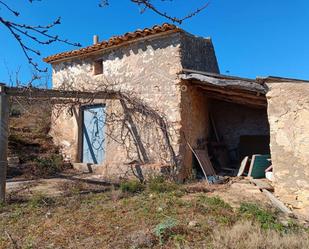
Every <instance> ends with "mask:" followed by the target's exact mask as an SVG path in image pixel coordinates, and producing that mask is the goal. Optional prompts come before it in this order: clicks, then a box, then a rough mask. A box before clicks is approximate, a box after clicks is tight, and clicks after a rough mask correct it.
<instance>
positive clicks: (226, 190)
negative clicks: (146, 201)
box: [7, 171, 272, 208]
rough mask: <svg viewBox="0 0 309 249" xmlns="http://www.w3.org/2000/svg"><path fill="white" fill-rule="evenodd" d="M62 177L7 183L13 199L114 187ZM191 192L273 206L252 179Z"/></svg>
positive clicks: (78, 176) (91, 177)
mask: <svg viewBox="0 0 309 249" xmlns="http://www.w3.org/2000/svg"><path fill="white" fill-rule="evenodd" d="M73 172H74V171H71V173H70V174H68V173H67V174H60V175H59V176H58V177H53V178H50V179H36V180H22V181H19V180H18V179H16V180H11V181H9V182H8V183H7V193H8V196H9V198H21V199H27V198H31V196H33V195H38V194H40V195H43V196H47V197H56V196H66V195H69V194H71V193H72V191H73V192H74V191H75V192H77V191H78V192H79V193H81V192H82V193H90V192H94V193H97V192H104V191H107V190H110V189H111V188H112V186H113V185H112V184H110V183H107V182H106V181H105V180H104V179H103V178H101V177H100V175H95V174H90V173H87V174H85V173H79V172H74V173H73ZM184 188H185V189H186V191H187V192H188V195H186V196H185V197H184V198H188V199H189V198H190V197H191V196H194V194H195V193H200V192H205V193H207V194H208V195H209V196H219V197H220V198H221V199H222V200H224V201H225V202H227V203H228V204H229V205H231V206H232V207H234V208H238V207H239V206H240V203H242V202H254V203H259V204H260V205H261V206H263V207H265V208H269V207H271V206H272V205H271V202H270V201H269V199H268V198H267V197H266V196H265V195H264V194H263V193H262V192H261V191H260V190H259V189H258V188H257V187H256V186H255V185H253V184H251V183H250V181H249V180H248V179H238V178H235V179H232V180H231V181H229V182H227V183H225V184H213V185H208V184H207V183H206V182H205V181H201V182H196V183H190V184H185V185H184Z"/></svg>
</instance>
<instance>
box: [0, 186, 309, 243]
mask: <svg viewBox="0 0 309 249" xmlns="http://www.w3.org/2000/svg"><path fill="white" fill-rule="evenodd" d="M179 188H181V187H179ZM146 189H147V190H145V191H144V192H142V193H139V194H123V193H122V192H121V191H120V190H118V189H115V188H112V189H111V190H110V191H108V192H105V193H98V194H88V195H81V194H75V195H73V196H71V197H66V198H65V197H58V198H46V197H44V196H35V197H33V198H32V199H31V200H30V201H28V202H24V203H15V204H14V203H13V204H10V205H8V206H5V207H4V206H3V207H0V248H14V245H13V244H16V245H15V248H126V249H127V248H308V246H307V245H308V234H306V233H305V232H304V230H303V229H302V228H299V229H294V228H295V227H294V228H293V229H292V228H291V229H290V228H289V227H286V229H284V230H280V231H279V230H275V229H272V228H271V229H262V228H261V227H262V226H261V223H260V222H259V219H256V218H255V217H254V215H255V212H257V215H260V216H267V214H266V212H269V211H263V212H265V213H263V212H262V211H261V210H259V209H257V210H258V211H255V210H256V209H253V208H251V209H250V210H253V211H250V212H251V213H250V214H251V215H248V214H247V213H242V211H241V210H240V209H233V208H232V207H231V206H230V205H229V204H227V203H225V202H224V201H223V200H221V199H220V198H218V197H209V196H208V195H207V194H205V193H200V194H196V193H195V194H194V195H190V198H186V197H187V196H182V195H185V193H184V191H181V189H177V190H175V189H171V190H170V191H166V192H164V193H158V192H157V191H151V190H150V189H149V188H146ZM73 192H74V191H73ZM246 212H249V211H246ZM271 215H274V217H276V216H275V214H273V213H271ZM266 221H267V222H269V223H277V222H278V221H277V219H276V218H274V219H270V220H267V219H266ZM281 225H282V224H281ZM282 226H283V225H282ZM269 227H274V228H276V227H280V226H269ZM284 233H285V235H284V236H283V234H284ZM304 246H307V247H304Z"/></svg>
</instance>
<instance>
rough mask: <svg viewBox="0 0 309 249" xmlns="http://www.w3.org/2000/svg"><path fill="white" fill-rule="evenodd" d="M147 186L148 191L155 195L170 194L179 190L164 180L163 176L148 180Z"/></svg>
mask: <svg viewBox="0 0 309 249" xmlns="http://www.w3.org/2000/svg"><path fill="white" fill-rule="evenodd" d="M147 185H148V188H149V190H150V191H151V192H155V193H164V192H172V191H176V190H178V189H179V186H178V185H177V184H176V183H173V182H170V181H167V180H165V179H164V177H163V176H155V177H153V178H150V180H149V181H148V184H147Z"/></svg>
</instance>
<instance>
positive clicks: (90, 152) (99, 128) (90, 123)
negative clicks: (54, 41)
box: [82, 105, 105, 164]
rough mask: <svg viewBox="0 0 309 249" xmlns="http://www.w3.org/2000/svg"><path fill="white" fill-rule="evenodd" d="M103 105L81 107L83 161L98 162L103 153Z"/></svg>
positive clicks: (100, 161)
mask: <svg viewBox="0 0 309 249" xmlns="http://www.w3.org/2000/svg"><path fill="white" fill-rule="evenodd" d="M104 127H105V106H102V105H94V106H86V107H83V156H82V162H83V163H93V164H100V163H102V162H103V161H104V154H105V150H104V149H105V148H104V145H105V131H104Z"/></svg>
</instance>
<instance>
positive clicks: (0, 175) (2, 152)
mask: <svg viewBox="0 0 309 249" xmlns="http://www.w3.org/2000/svg"><path fill="white" fill-rule="evenodd" d="M4 87H5V86H3V85H0V202H5V188H6V173H7V165H8V161H7V150H8V133H9V131H8V130H9V127H8V124H9V101H8V96H7V95H6V94H5V92H4Z"/></svg>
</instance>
